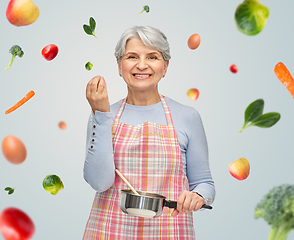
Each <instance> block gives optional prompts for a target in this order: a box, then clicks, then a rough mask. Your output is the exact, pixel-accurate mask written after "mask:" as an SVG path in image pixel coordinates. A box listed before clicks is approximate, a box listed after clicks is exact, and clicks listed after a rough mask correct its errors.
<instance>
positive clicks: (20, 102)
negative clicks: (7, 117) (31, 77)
mask: <svg viewBox="0 0 294 240" xmlns="http://www.w3.org/2000/svg"><path fill="white" fill-rule="evenodd" d="M34 95H35V92H34V91H33V90H31V91H29V92H28V93H27V94H26V95H25V96H24V97H23V98H22V99H21V100H20V101H18V102H17V103H16V104H15V105H14V106H12V107H11V108H9V109H8V110H6V112H5V114H8V113H11V112H13V111H14V110H16V109H17V108H19V107H20V106H21V105H23V104H24V103H25V102H27V101H28V100H30V99H31V98H32V97H33V96H34Z"/></svg>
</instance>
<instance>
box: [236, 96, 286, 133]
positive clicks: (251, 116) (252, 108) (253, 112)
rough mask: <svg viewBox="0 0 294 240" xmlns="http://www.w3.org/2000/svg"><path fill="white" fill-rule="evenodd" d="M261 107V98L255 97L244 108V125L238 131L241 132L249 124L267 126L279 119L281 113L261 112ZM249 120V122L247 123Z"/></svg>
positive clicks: (262, 105) (262, 103) (262, 102)
mask: <svg viewBox="0 0 294 240" xmlns="http://www.w3.org/2000/svg"><path fill="white" fill-rule="evenodd" d="M263 107H264V101H263V99H257V100H255V101H254V102H252V103H250V104H249V106H248V107H247V108H246V110H245V117H244V118H245V122H244V125H243V127H242V129H241V130H240V131H239V132H242V131H243V130H244V129H246V128H248V127H250V126H257V127H262V128H269V127H271V126H273V125H275V124H276V123H277V122H278V121H279V120H280V118H281V115H280V114H279V113H277V112H269V113H265V114H262V112H263ZM249 122H251V123H250V124H248V123H249ZM247 124H248V125H247Z"/></svg>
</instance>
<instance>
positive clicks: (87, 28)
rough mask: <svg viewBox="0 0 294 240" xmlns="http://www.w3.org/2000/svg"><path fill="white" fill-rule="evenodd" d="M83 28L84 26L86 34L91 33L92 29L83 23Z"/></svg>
mask: <svg viewBox="0 0 294 240" xmlns="http://www.w3.org/2000/svg"><path fill="white" fill-rule="evenodd" d="M83 28H84V31H85V33H87V34H88V35H93V32H92V29H91V28H90V26H88V25H86V24H84V25H83Z"/></svg>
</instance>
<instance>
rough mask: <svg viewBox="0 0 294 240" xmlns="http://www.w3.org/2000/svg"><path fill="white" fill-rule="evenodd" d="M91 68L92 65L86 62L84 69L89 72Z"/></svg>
mask: <svg viewBox="0 0 294 240" xmlns="http://www.w3.org/2000/svg"><path fill="white" fill-rule="evenodd" d="M92 67H93V64H92V63H90V62H87V63H86V64H85V68H86V69H87V70H89V71H90V70H91V69H92Z"/></svg>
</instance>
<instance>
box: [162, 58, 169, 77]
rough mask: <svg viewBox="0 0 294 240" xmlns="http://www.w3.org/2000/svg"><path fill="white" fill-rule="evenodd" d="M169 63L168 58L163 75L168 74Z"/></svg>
mask: <svg viewBox="0 0 294 240" xmlns="http://www.w3.org/2000/svg"><path fill="white" fill-rule="evenodd" d="M168 64H169V60H166V61H165V63H164V74H163V75H165V74H166V71H167V67H168Z"/></svg>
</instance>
